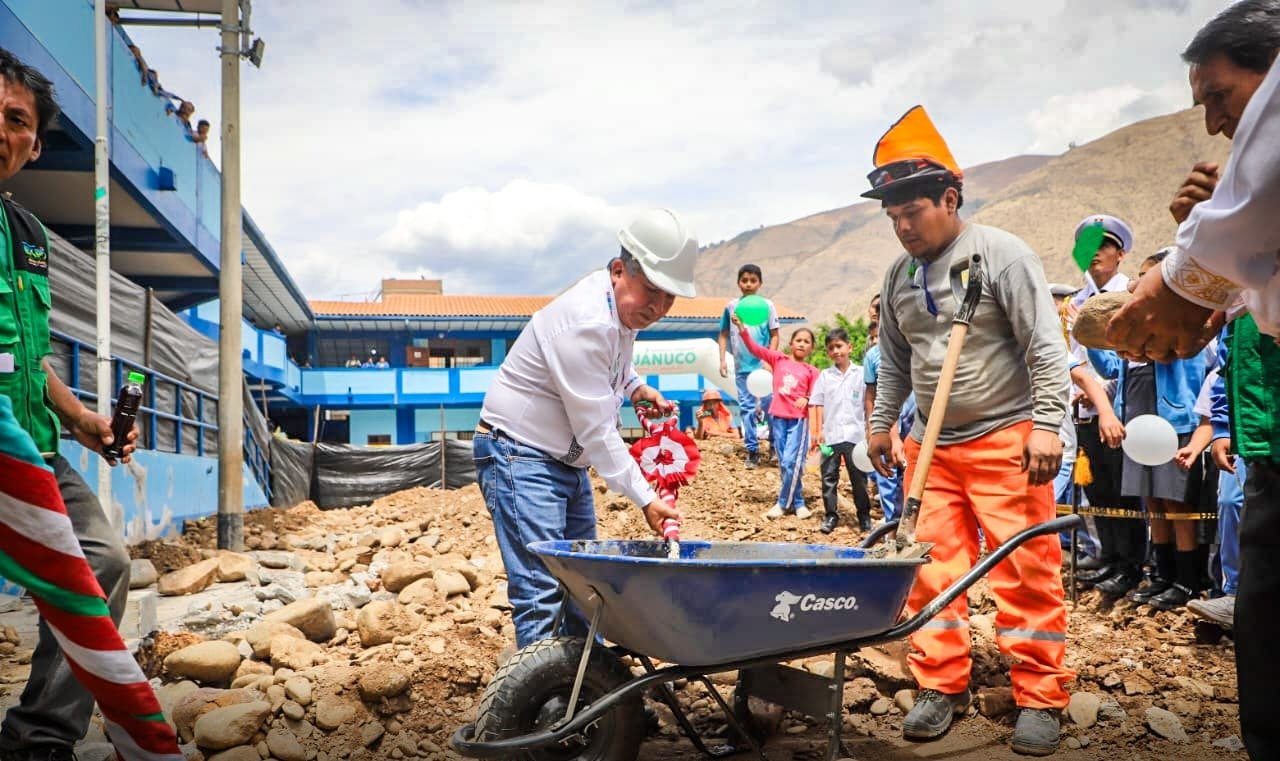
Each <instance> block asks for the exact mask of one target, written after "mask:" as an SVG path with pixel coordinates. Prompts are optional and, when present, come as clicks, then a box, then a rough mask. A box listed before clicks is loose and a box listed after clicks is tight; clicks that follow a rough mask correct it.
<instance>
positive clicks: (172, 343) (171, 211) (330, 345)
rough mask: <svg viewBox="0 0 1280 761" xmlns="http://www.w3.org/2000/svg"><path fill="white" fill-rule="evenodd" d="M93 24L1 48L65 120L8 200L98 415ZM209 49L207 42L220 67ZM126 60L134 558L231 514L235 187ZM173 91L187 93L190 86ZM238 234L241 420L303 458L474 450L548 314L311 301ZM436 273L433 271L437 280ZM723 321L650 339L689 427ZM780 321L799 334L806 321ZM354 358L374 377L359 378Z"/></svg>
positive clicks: (35, 17) (38, 18)
mask: <svg viewBox="0 0 1280 761" xmlns="http://www.w3.org/2000/svg"><path fill="white" fill-rule="evenodd" d="M206 5H207V6H209V7H210V8H214V7H215V6H218V5H220V3H216V2H211V0H145V2H133V3H128V4H124V8H123V10H125V11H126V12H129V13H137V12H139V11H138V10H136V9H139V8H146V9H150V10H153V11H154V10H169V11H175V12H177V11H191V10H200V9H201V8H203V7H204V6H206ZM197 6H199V7H197ZM94 22H95V18H94V4H93V2H91V1H90V0H0V47H3V48H5V49H7V50H9V51H10V52H12V53H13V54H14V55H16V56H17V57H18V58H20V59H21V60H23V61H24V62H25V63H27V64H29V65H32V66H34V67H36V68H37V69H39V70H40V71H41V72H43V73H44V74H45V75H46V76H47V77H49V79H50V80H52V82H53V84H54V87H55V90H56V92H57V97H58V100H59V102H60V104H61V106H62V109H63V113H62V116H61V117H60V118H59V119H58V121H57V123H56V124H55V125H54V127H53V128H52V130H51V132H50V133H49V135H48V137H47V139H46V140H45V143H44V146H43V152H42V154H41V156H40V158H39V160H38V161H36V162H33V163H32V164H31V165H30V166H28V167H26V168H25V169H24V170H23V171H22V172H20V173H19V174H18V175H17V176H15V177H14V178H12V179H11V180H10V181H8V182H6V183H5V184H4V185H3V186H0V192H5V193H9V194H12V196H13V198H14V199H15V200H16V201H18V202H19V203H21V204H22V205H23V206H25V207H27V208H28V209H30V210H31V211H32V212H34V213H35V214H36V215H37V216H38V217H39V218H40V219H41V220H42V221H43V222H44V223H45V225H46V226H47V228H48V230H49V232H50V235H51V237H52V238H53V239H54V243H55V252H61V253H59V254H57V255H55V256H54V258H53V259H52V261H51V282H53V284H54V292H53V299H54V323H55V325H54V354H55V357H54V360H55V365H56V366H57V368H58V371H59V374H60V375H61V376H62V377H63V379H64V380H65V381H66V382H67V383H68V385H69V386H70V387H71V388H72V390H73V391H74V392H75V393H76V394H77V395H79V396H80V397H81V398H82V399H84V400H85V402H86V403H88V404H95V403H96V399H97V397H96V393H95V389H96V369H95V366H96V362H95V357H94V346H95V340H94V339H95V333H94V307H93V298H92V294H93V288H94V285H93V283H94V274H93V265H92V257H91V255H90V256H86V252H90V253H91V252H92V251H93V248H94V244H95V236H94V230H95V228H94V186H95V183H94V135H95V133H96V126H95V109H96V104H95V95H94V93H95V61H94ZM214 43H215V40H214V33H213V32H210V45H211V50H212V45H213V44H214ZM130 45H131V42H130V40H129V39H128V36H127V32H126V31H125V28H122V27H120V26H112V27H110V28H109V50H108V54H107V98H108V99H109V104H108V105H109V129H108V132H107V140H108V144H109V150H110V186H109V198H110V206H111V223H110V241H111V269H112V272H113V278H114V281H113V284H112V301H113V307H112V326H113V327H112V331H113V339H112V341H113V343H112V355H113V356H112V373H113V378H114V381H115V382H114V386H113V388H114V389H115V390H117V391H118V389H119V387H120V385H121V383H122V382H123V380H124V377H125V376H126V374H127V373H128V372H129V371H130V370H140V371H142V372H143V373H144V375H145V376H146V378H147V380H146V384H145V387H144V394H145V395H144V400H143V406H142V409H141V412H140V414H139V427H140V429H141V430H142V434H143V437H142V444H143V447H142V448H141V450H140V451H139V453H138V455H137V457H136V458H135V459H136V462H135V463H134V464H132V465H130V466H129V467H126V468H116V469H114V470H113V472H112V500H111V502H112V504H110V505H108V506H107V509H108V512H109V513H110V514H111V517H112V519H113V520H114V521H115V522H116V523H117V525H118V526H120V528H121V530H122V531H123V532H124V533H125V535H126V537H127V538H128V540H129V541H140V540H143V539H151V538H155V537H157V536H161V535H165V534H172V533H176V532H177V531H178V530H180V528H181V525H182V521H183V520H186V519H190V518H197V517H202V516H206V515H210V514H212V513H214V512H215V511H216V507H217V468H218V461H217V458H216V448H217V447H216V432H217V415H216V409H217V405H218V402H219V399H218V390H217V368H216V338H217V336H218V333H219V324H218V323H219V314H218V302H217V293H218V277H219V273H220V271H221V266H220V265H221V254H220V248H219V246H220V241H219V231H220V229H221V206H220V198H221V196H220V185H221V176H220V173H219V171H218V169H217V167H216V166H215V164H214V162H213V161H212V160H210V158H209V157H208V156H207V155H206V154H205V151H204V150H203V145H202V144H200V143H199V142H197V140H196V137H195V135H194V133H193V131H192V127H191V125H189V124H186V123H184V122H182V121H181V120H180V119H179V117H178V115H177V114H176V113H175V108H174V106H175V105H176V104H175V103H174V102H173V101H172V100H171V95H172V94H171V93H168V92H167V91H166V90H164V89H162V88H158V87H153V86H152V85H151V84H149V83H148V82H147V72H146V71H144V70H143V69H142V63H141V61H140V60H139V59H138V58H136V57H135V55H134V54H133V52H132V51H131V50H130ZM143 52H145V51H143ZM211 55H212V53H211ZM162 68H163V67H162ZM164 85H165V87H171V88H173V89H176V90H181V86H180V84H179V83H176V82H170V81H166V82H165V83H164ZM198 107H199V104H197V108H198ZM215 129H216V127H215ZM240 221H241V233H242V240H243V244H242V250H241V263H242V266H243V299H244V303H243V318H242V319H243V322H242V341H241V353H242V357H243V361H244V375H245V381H246V384H245V395H246V404H247V403H248V400H249V399H252V400H253V407H254V408H255V409H256V410H258V411H261V412H265V417H266V418H268V419H269V420H270V421H272V422H273V423H275V424H278V425H279V427H280V429H281V430H282V431H283V432H284V433H286V434H287V435H289V436H291V437H293V438H297V439H301V440H304V441H326V442H338V443H350V444H357V445H365V446H368V445H372V446H380V445H398V444H410V443H415V442H423V441H431V440H438V439H442V438H469V436H470V434H469V432H470V431H471V430H473V428H474V426H475V423H476V421H477V419H478V413H479V407H480V404H481V401H482V399H483V396H484V393H485V390H486V389H487V388H488V385H489V383H490V382H491V380H492V379H493V377H494V374H495V373H496V372H497V366H498V365H499V364H500V363H501V361H502V359H503V357H505V355H506V352H507V350H508V349H509V348H510V346H511V344H512V342H513V341H514V340H515V338H516V336H517V335H518V334H519V332H520V330H521V329H522V328H523V327H524V325H525V324H526V323H527V322H528V320H529V318H530V316H531V315H532V314H533V312H534V311H536V310H537V309H538V308H539V307H540V306H542V305H543V304H545V303H546V302H547V301H549V300H550V297H531V296H464V295H453V294H448V293H445V292H444V289H443V287H442V284H441V283H439V282H438V281H426V280H422V281H413V280H410V281H403V280H388V281H384V283H383V288H382V292H381V294H380V295H379V297H378V298H376V299H374V300H372V301H368V302H334V301H309V300H308V299H307V298H305V296H304V295H303V293H302V291H301V289H300V288H299V287H298V285H297V283H296V282H295V281H294V279H293V278H292V276H291V275H290V274H289V272H288V269H287V268H286V267H285V266H284V264H283V262H282V260H281V258H280V256H279V255H278V253H277V252H276V251H275V250H274V249H273V248H272V246H271V244H270V242H269V240H268V238H267V236H266V234H265V233H264V232H263V231H262V229H261V228H260V227H259V226H258V225H257V224H256V223H255V222H254V220H253V219H252V217H251V216H250V215H249V213H248V211H247V210H241V220H240ZM607 254H608V252H602V257H603V256H606V255H607ZM430 256H431V254H430V252H429V251H428V252H424V263H429V262H430ZM601 264H602V265H603V261H602V262H601ZM55 274H56V275H57V277H56V278H55V277H54V275H55ZM566 285H567V283H566ZM723 305H724V301H723V299H714V298H701V299H681V300H678V301H677V303H676V306H675V308H674V309H673V310H672V312H671V314H670V315H669V316H667V317H666V318H665V319H663V320H662V321H660V322H659V323H658V324H656V325H655V326H654V327H653V328H652V329H651V330H647V331H644V333H643V334H642V335H641V337H640V338H641V340H643V341H655V342H671V343H669V344H654V345H652V346H650V351H651V352H653V354H652V357H653V359H652V366H651V367H650V364H649V361H648V360H647V361H646V363H645V365H646V367H645V371H647V370H649V369H653V370H654V371H655V372H654V373H653V374H652V375H651V377H649V382H650V383H652V384H653V385H655V386H656V387H657V388H659V389H661V390H662V391H663V393H664V394H666V395H667V396H668V397H670V398H672V399H675V400H678V401H680V402H681V403H682V415H683V418H684V422H686V423H690V422H691V412H692V408H693V407H694V406H696V404H697V402H698V399H699V397H700V396H701V393H702V390H703V389H704V388H705V387H708V386H709V385H710V381H709V380H708V378H707V377H706V373H690V372H686V373H674V374H673V373H669V372H658V370H667V369H669V367H667V365H664V364H663V362H664V361H665V360H664V358H663V357H662V354H663V352H662V351H661V347H662V346H663V345H669V346H671V347H678V348H679V349H680V351H678V352H668V354H672V355H676V354H678V355H679V357H678V358H679V359H680V361H682V362H685V364H688V363H689V361H690V360H691V359H692V358H693V357H692V354H693V351H692V350H691V348H690V347H691V346H693V344H690V343H688V342H690V341H699V340H700V341H703V342H705V341H708V340H714V338H715V337H716V335H717V333H718V330H719V319H720V314H721V311H722V309H723ZM780 311H781V314H782V320H783V322H785V323H797V322H801V321H803V319H804V318H803V317H802V316H801V315H799V314H797V313H795V312H792V311H788V310H786V309H780ZM140 326H141V327H140ZM211 339H213V340H211ZM655 347H656V348H655ZM705 347H706V344H705V343H702V344H699V345H698V349H699V351H704V350H705ZM211 349H212V351H213V355H212V356H213V358H214V359H213V362H212V363H211V362H210V361H209V359H208V357H209V352H210V350H211ZM353 357H354V358H355V360H356V363H357V364H366V365H371V366H357V367H348V366H347V365H348V364H349V363H351V362H352V358H353ZM371 358H372V359H373V360H374V361H373V362H368V360H370V359H371ZM384 358H385V360H386V361H385V363H384V362H380V361H379V360H382V359H384ZM666 359H670V357H667V358H666ZM380 364H381V365H384V366H381V367H380V366H378V365H380ZM668 364H670V363H668ZM703 369H705V367H704V368H703ZM247 412H248V411H247ZM254 414H255V415H256V414H257V413H254ZM248 417H249V416H248V415H247V416H246V419H247V422H246V439H245V454H246V463H245V468H244V504H245V506H246V507H247V508H254V507H261V506H264V505H267V504H268V503H269V501H270V491H271V486H270V485H271V478H270V456H269V453H268V452H269V441H265V440H263V436H262V434H260V433H256V432H255V426H254V425H253V424H252V423H253V421H252V420H248ZM260 419H261V418H259V420H260ZM258 427H259V428H261V426H258ZM62 446H63V449H64V453H65V454H67V455H68V459H69V460H70V461H71V462H72V463H73V464H74V465H75V466H76V467H77V468H78V469H79V470H80V471H81V472H82V474H84V475H85V477H86V480H87V481H88V483H89V484H90V485H91V486H95V487H96V483H97V467H98V466H99V461H98V458H96V457H94V456H90V454H89V453H87V452H85V451H83V450H82V449H81V448H80V447H79V445H77V444H75V443H74V442H72V441H70V440H65V439H64V441H63V442H62Z"/></svg>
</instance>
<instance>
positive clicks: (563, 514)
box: [472, 433, 596, 648]
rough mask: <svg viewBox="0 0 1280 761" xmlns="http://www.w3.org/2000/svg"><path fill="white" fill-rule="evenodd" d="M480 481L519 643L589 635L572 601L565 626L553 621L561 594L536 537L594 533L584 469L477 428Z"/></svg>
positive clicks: (475, 448)
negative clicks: (533, 547)
mask: <svg viewBox="0 0 1280 761" xmlns="http://www.w3.org/2000/svg"><path fill="white" fill-rule="evenodd" d="M472 448H473V452H474V455H475V463H476V481H477V482H478V483H479V484H480V491H481V493H482V494H484V502H485V505H486V506H487V507H488V508H489V512H490V514H491V515H492V516H493V532H494V534H495V535H496V536H497V539H498V550H499V551H500V552H501V553H502V564H503V566H504V567H505V568H506V570H507V597H508V599H509V600H510V601H511V610H512V615H511V618H512V621H513V622H514V623H515V627H516V647H520V648H523V647H525V646H526V645H529V644H532V643H534V642H537V641H538V640H542V639H547V638H548V637H553V636H556V635H557V634H560V633H565V634H573V635H578V636H585V635H586V633H587V622H586V620H585V619H584V618H583V616H582V614H581V612H580V611H578V610H577V609H576V607H575V606H573V605H569V606H568V608H567V609H566V611H565V617H564V631H563V632H557V631H555V627H554V623H555V617H556V614H557V613H558V612H559V610H560V608H561V606H562V604H564V602H566V601H564V600H562V599H561V598H562V596H561V593H560V584H559V582H557V581H556V579H555V577H554V576H552V575H551V574H550V573H548V572H547V569H546V567H545V566H544V565H543V564H542V561H541V560H539V559H538V556H537V555H535V554H533V553H532V552H530V551H529V550H528V548H527V546H528V545H529V544H530V543H531V542H540V541H548V540H555V539H595V538H596V508H595V503H594V501H593V500H592V498H591V479H590V478H589V477H588V476H587V471H586V469H585V468H572V467H569V466H568V465H565V464H564V463H562V462H560V461H559V460H556V459H555V458H553V457H550V456H548V455H547V454H545V453H543V452H541V451H539V450H537V449H534V448H532V447H527V446H525V445H523V444H521V443H519V442H517V441H514V440H512V439H510V438H507V437H506V436H502V435H500V434H493V435H490V434H480V433H477V434H476V437H475V440H474V441H473V442H472Z"/></svg>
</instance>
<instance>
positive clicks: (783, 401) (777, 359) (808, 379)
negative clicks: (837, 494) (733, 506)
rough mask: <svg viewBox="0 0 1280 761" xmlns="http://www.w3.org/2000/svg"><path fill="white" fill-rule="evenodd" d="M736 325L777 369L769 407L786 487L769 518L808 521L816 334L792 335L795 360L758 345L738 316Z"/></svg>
mask: <svg viewBox="0 0 1280 761" xmlns="http://www.w3.org/2000/svg"><path fill="white" fill-rule="evenodd" d="M733 324H734V325H735V326H737V328H738V332H739V333H740V334H741V336H742V342H743V344H744V345H745V346H746V347H747V349H748V350H750V352H751V353H752V354H754V355H755V356H757V357H759V358H760V359H761V360H763V361H765V362H768V363H769V366H770V367H771V368H773V401H772V402H771V403H770V404H769V414H770V415H772V416H773V418H774V426H773V437H774V438H773V451H774V453H775V455H776V456H777V458H778V468H779V470H780V471H781V475H782V487H781V489H780V490H779V492H778V502H777V504H775V505H774V506H773V507H772V508H770V509H769V512H767V513H765V517H766V518H781V517H782V516H783V515H786V514H787V513H795V515H796V517H798V518H808V517H809V515H810V512H809V508H807V507H805V506H804V490H803V489H802V488H801V485H800V479H801V477H802V476H803V475H804V461H805V457H806V456H807V455H808V453H809V395H810V394H812V393H813V386H814V384H815V383H817V381H818V368H816V367H814V366H813V365H810V364H808V363H807V362H805V361H804V360H805V358H806V357H808V356H809V355H810V354H811V353H813V341H814V338H813V331H811V330H809V329H808V328H799V329H797V330H796V332H795V333H792V334H791V343H790V347H791V356H787V355H786V354H783V353H782V352H780V351H775V350H773V349H767V348H765V347H763V346H761V345H760V344H758V343H756V342H755V340H754V339H753V338H752V337H751V333H750V331H748V330H746V328H745V327H744V326H743V324H742V321H741V320H739V319H738V316H737V315H733Z"/></svg>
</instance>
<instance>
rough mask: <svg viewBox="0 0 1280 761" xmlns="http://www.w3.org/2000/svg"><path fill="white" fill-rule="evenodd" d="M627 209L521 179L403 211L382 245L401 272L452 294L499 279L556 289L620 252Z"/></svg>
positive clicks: (514, 287)
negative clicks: (438, 283) (441, 282)
mask: <svg viewBox="0 0 1280 761" xmlns="http://www.w3.org/2000/svg"><path fill="white" fill-rule="evenodd" d="M627 217H628V214H627V211H626V210H625V209H620V208H617V207H614V206H610V205H609V204H608V203H607V202H606V201H604V200H603V199H601V198H596V197H593V196H588V195H586V194H583V193H580V192H578V191H577V190H574V189H573V188H570V187H567V186H564V185H548V184H540V183H534V182H529V181H527V180H516V181H514V182H511V183H510V184H508V185H507V186H506V187H504V188H502V189H501V190H498V191H497V192H490V191H487V190H483V189H481V188H465V189H463V190H457V191H453V192H451V193H447V194H446V195H445V196H444V197H442V198H441V199H440V200H439V201H427V202H424V203H421V204H419V205H418V206H416V207H414V208H412V209H407V210H405V211H402V212H400V213H399V214H398V215H397V217H396V221H395V224H394V225H393V226H392V227H391V228H390V229H389V230H388V231H387V232H386V233H384V234H383V236H382V237H381V239H380V240H379V241H378V249H379V250H380V251H381V252H384V253H385V254H387V255H388V256H389V257H390V258H391V260H392V261H393V262H395V263H396V265H397V268H398V269H399V270H400V271H416V272H420V273H422V274H424V275H428V276H432V277H443V278H445V281H446V287H447V288H448V289H449V291H450V292H455V293H458V292H466V291H467V290H475V289H480V288H483V287H484V286H486V285H489V284H491V278H495V277H496V278H497V279H498V280H499V282H501V283H502V284H503V286H504V288H503V290H504V291H505V292H509V293H554V292H557V291H559V290H561V289H562V288H564V287H565V286H566V285H568V284H569V283H571V282H572V281H573V280H576V279H577V277H578V276H579V275H580V274H581V273H582V272H583V271H585V270H587V269H589V268H591V267H592V266H603V265H604V263H605V262H606V261H608V259H609V258H610V257H611V256H613V255H614V253H615V252H616V251H617V248H618V243H617V238H616V233H617V230H618V228H619V227H620V226H621V225H623V224H625V223H626V219H627Z"/></svg>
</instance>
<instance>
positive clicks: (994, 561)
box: [884, 515, 1085, 639]
mask: <svg viewBox="0 0 1280 761" xmlns="http://www.w3.org/2000/svg"><path fill="white" fill-rule="evenodd" d="M1084 527H1085V522H1084V517H1083V516H1080V515H1064V516H1062V517H1061V518H1054V519H1053V520H1050V521H1045V522H1044V523H1039V524H1036V525H1035V526H1032V527H1031V528H1028V529H1023V530H1022V531H1020V532H1018V533H1017V534H1015V535H1014V536H1012V537H1011V538H1010V539H1009V540H1008V541H1006V542H1005V543H1004V544H1002V545H1000V546H999V547H997V548H995V549H994V550H992V551H991V553H990V554H988V555H987V556H986V557H984V558H983V559H982V560H980V561H978V564H977V565H975V566H974V567H973V568H970V569H969V570H968V572H967V573H965V574H964V575H963V576H961V577H960V578H958V579H956V580H955V581H954V582H952V583H951V586H949V587H947V588H946V589H945V590H943V591H942V593H941V594H939V595H938V596H937V597H935V598H933V599H932V600H931V601H929V604H928V605H925V606H924V607H923V608H922V609H921V610H920V612H918V613H916V614H915V615H914V616H912V617H911V618H908V619H907V620H906V621H903V622H902V623H900V624H898V625H897V626H895V627H893V628H892V629H890V630H889V631H888V632H885V634H884V639H900V638H902V637H905V636H907V635H910V634H914V633H915V632H916V630H917V629H919V628H920V627H922V626H924V625H925V624H926V623H928V622H929V621H930V620H932V619H933V617H934V616H936V615H938V614H939V613H941V612H942V609H943V608H945V607H947V606H948V605H950V604H951V603H952V602H954V601H955V600H956V598H957V597H959V596H960V595H962V594H964V593H965V592H967V591H969V587H971V586H973V584H974V582H976V581H977V580H978V579H981V578H982V577H983V576H986V575H987V574H988V573H990V572H991V569H992V568H995V567H996V566H997V565H999V563H1000V561H1002V560H1004V559H1005V558H1007V557H1009V555H1011V554H1013V551H1014V550H1016V549H1018V548H1019V547H1021V546H1022V545H1023V544H1025V543H1026V542H1028V541H1029V540H1031V539H1035V538H1036V537H1039V536H1047V535H1049V534H1057V533H1059V532H1061V531H1068V530H1071V531H1075V530H1080V529H1083V528H1084Z"/></svg>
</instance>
